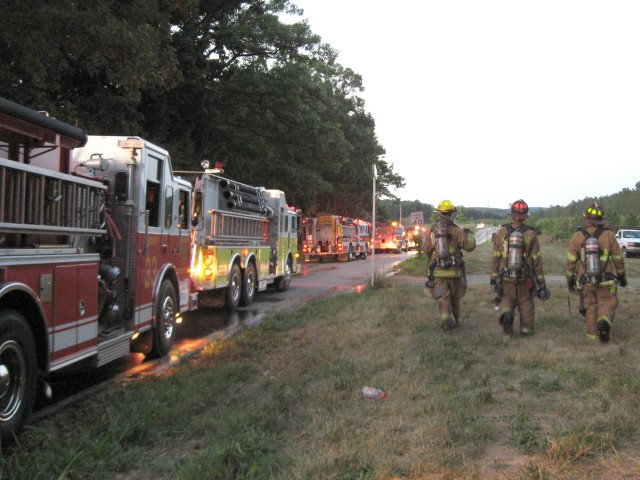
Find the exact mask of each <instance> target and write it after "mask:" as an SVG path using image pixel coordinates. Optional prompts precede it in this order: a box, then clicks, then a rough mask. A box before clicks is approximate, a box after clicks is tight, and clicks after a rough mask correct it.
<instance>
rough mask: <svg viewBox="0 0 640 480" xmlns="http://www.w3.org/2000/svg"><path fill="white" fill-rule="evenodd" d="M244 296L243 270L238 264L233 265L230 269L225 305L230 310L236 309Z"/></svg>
mask: <svg viewBox="0 0 640 480" xmlns="http://www.w3.org/2000/svg"><path fill="white" fill-rule="evenodd" d="M241 297H242V272H240V267H239V266H238V265H237V264H235V263H234V264H233V265H231V269H230V270H229V283H228V284H227V293H226V302H225V306H226V307H227V309H229V310H235V309H237V308H238V306H239V305H240V298H241Z"/></svg>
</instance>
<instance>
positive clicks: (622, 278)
mask: <svg viewBox="0 0 640 480" xmlns="http://www.w3.org/2000/svg"><path fill="white" fill-rule="evenodd" d="M618 281H619V282H620V286H621V287H626V286H627V276H626V275H625V274H624V273H621V274H620V275H618Z"/></svg>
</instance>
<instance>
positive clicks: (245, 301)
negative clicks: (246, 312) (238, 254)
mask: <svg viewBox="0 0 640 480" xmlns="http://www.w3.org/2000/svg"><path fill="white" fill-rule="evenodd" d="M242 280H243V281H242V295H241V296H240V305H242V306H243V307H248V306H249V305H251V304H252V303H253V299H254V298H256V283H257V278H256V267H255V265H254V264H253V263H249V264H248V265H247V266H246V268H245V269H244V278H243V279H242Z"/></svg>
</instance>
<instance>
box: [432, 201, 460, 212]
mask: <svg viewBox="0 0 640 480" xmlns="http://www.w3.org/2000/svg"><path fill="white" fill-rule="evenodd" d="M455 211H456V207H455V206H454V205H453V203H451V200H442V201H441V202H440V203H439V204H438V206H437V207H436V212H438V213H444V214H445V215H451V214H452V213H453V212H455Z"/></svg>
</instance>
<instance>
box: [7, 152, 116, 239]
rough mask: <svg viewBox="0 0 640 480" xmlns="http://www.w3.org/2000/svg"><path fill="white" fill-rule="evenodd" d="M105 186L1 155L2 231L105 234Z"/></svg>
mask: <svg viewBox="0 0 640 480" xmlns="http://www.w3.org/2000/svg"><path fill="white" fill-rule="evenodd" d="M105 189H106V187H105V186H103V185H101V184H99V183H97V182H95V181H92V180H87V179H84V178H79V177H74V176H72V175H68V174H64V173H58V172H54V171H52V170H47V169H44V168H40V167H34V166H32V165H26V164H23V163H19V162H15V161H12V160H5V159H2V158H0V231H3V232H11V233H24V234H29V233H33V234H53V235H91V236H93V235H102V234H104V233H105V230H104V225H103V224H101V222H102V219H101V212H102V209H103V208H104V192H103V191H104V190H105Z"/></svg>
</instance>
